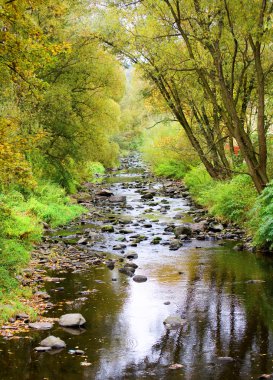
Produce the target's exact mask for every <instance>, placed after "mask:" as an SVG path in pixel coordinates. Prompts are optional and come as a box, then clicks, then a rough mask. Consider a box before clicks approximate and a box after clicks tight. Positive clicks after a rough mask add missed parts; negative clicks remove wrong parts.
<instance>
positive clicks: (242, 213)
mask: <svg viewBox="0 0 273 380" xmlns="http://www.w3.org/2000/svg"><path fill="white" fill-rule="evenodd" d="M213 182H214V185H213V186H212V187H210V188H209V189H208V190H205V191H203V192H202V193H201V195H200V197H199V200H200V203H201V204H202V205H205V206H207V207H208V208H209V209H210V212H211V213H212V214H213V215H215V216H218V217H220V218H222V219H225V220H228V221H232V222H235V223H243V222H245V221H246V220H247V214H248V212H249V210H250V209H251V208H252V207H253V204H254V202H255V199H256V197H257V193H256V190H255V188H254V186H253V184H252V181H251V178H250V177H249V176H248V175H238V176H235V177H234V178H232V179H231V180H230V181H226V182H217V181H213Z"/></svg>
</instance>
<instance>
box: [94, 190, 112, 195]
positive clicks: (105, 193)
mask: <svg viewBox="0 0 273 380" xmlns="http://www.w3.org/2000/svg"><path fill="white" fill-rule="evenodd" d="M96 195H99V196H101V197H111V196H112V195H114V194H113V193H112V191H110V190H107V189H101V190H100V191H98V192H97V194H96Z"/></svg>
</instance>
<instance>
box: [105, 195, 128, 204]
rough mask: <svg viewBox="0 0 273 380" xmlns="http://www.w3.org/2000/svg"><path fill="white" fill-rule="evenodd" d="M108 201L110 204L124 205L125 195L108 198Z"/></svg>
mask: <svg viewBox="0 0 273 380" xmlns="http://www.w3.org/2000/svg"><path fill="white" fill-rule="evenodd" d="M109 201H110V202H112V203H125V202H126V196H125V195H116V196H111V197H110V198H109Z"/></svg>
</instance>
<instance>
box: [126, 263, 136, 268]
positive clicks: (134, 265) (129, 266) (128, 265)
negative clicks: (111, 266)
mask: <svg viewBox="0 0 273 380" xmlns="http://www.w3.org/2000/svg"><path fill="white" fill-rule="evenodd" d="M124 268H134V269H137V268H138V265H137V264H135V263H126V264H125V265H124Z"/></svg>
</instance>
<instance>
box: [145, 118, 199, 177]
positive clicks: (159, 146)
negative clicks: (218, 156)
mask: <svg viewBox="0 0 273 380" xmlns="http://www.w3.org/2000/svg"><path fill="white" fill-rule="evenodd" d="M162 117H163V116H162ZM165 117H166V116H165ZM141 151H142V152H143V155H144V159H145V160H146V161H148V162H149V164H151V166H152V170H153V171H154V173H155V174H156V175H158V176H165V177H170V178H175V179H181V178H183V177H184V175H185V174H186V173H187V171H189V170H190V168H191V167H192V166H194V165H195V164H197V163H198V159H197V156H196V154H195V152H194V150H193V149H192V147H191V145H190V143H189V141H188V139H187V137H186V135H185V133H184V132H183V130H182V128H181V127H180V126H179V125H178V124H177V123H174V122H170V121H165V122H164V123H160V124H158V125H157V126H156V127H155V128H152V129H148V130H147V131H145V133H143V145H142V147H141Z"/></svg>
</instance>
